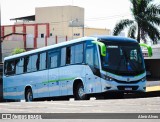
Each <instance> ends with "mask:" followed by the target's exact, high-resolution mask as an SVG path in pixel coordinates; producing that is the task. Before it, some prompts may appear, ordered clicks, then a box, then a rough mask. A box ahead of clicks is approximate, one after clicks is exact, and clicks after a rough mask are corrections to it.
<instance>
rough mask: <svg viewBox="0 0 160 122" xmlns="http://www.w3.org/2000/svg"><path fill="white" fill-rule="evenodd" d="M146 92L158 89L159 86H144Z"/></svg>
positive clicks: (159, 88)
mask: <svg viewBox="0 0 160 122" xmlns="http://www.w3.org/2000/svg"><path fill="white" fill-rule="evenodd" d="M146 91H147V92H151V91H160V86H150V87H147V88H146Z"/></svg>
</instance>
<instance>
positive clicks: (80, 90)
mask: <svg viewBox="0 0 160 122" xmlns="http://www.w3.org/2000/svg"><path fill="white" fill-rule="evenodd" d="M74 96H75V100H89V97H88V96H87V94H85V92H84V86H83V84H82V83H78V84H77V86H76V88H75V94H74Z"/></svg>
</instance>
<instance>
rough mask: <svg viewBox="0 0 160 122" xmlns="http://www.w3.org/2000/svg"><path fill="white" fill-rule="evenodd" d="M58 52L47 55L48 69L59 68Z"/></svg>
mask: <svg viewBox="0 0 160 122" xmlns="http://www.w3.org/2000/svg"><path fill="white" fill-rule="evenodd" d="M59 64H60V63H59V52H58V51H55V52H50V53H49V68H56V67H58V66H59Z"/></svg>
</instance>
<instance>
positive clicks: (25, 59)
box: [23, 56, 29, 72]
mask: <svg viewBox="0 0 160 122" xmlns="http://www.w3.org/2000/svg"><path fill="white" fill-rule="evenodd" d="M28 62H29V56H27V57H25V58H24V69H23V70H24V71H23V72H27V68H28Z"/></svg>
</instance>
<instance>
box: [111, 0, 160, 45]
mask: <svg viewBox="0 0 160 122" xmlns="http://www.w3.org/2000/svg"><path fill="white" fill-rule="evenodd" d="M130 2H131V5H132V7H131V13H132V15H133V18H134V20H129V19H124V20H121V21H120V22H119V23H117V24H116V26H115V28H114V30H113V35H118V34H119V33H120V32H121V31H122V30H123V29H125V28H126V27H129V30H128V37H131V38H134V39H137V40H138V42H140V40H143V41H144V42H146V39H147V37H149V38H150V39H151V40H152V41H153V42H154V43H155V42H157V39H160V30H158V28H157V27H158V26H160V5H156V4H154V3H153V0H130Z"/></svg>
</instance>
